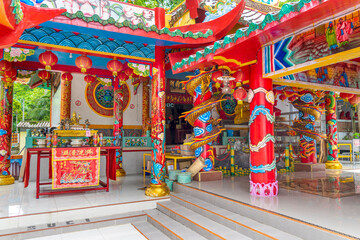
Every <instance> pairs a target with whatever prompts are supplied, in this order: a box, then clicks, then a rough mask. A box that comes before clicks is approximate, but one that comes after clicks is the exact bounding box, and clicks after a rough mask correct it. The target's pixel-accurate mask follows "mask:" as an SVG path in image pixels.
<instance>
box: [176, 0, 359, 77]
mask: <svg viewBox="0 0 360 240" xmlns="http://www.w3.org/2000/svg"><path fill="white" fill-rule="evenodd" d="M358 3H360V0H356V3H354V1H351V0H345V1H341V2H339V1H336V0H328V1H326V2H323V3H319V1H317V0H300V1H299V2H296V3H292V4H285V5H284V6H283V7H282V8H281V10H280V11H279V12H276V13H269V14H267V15H266V16H265V18H264V20H263V21H262V22H252V23H251V24H250V26H249V27H245V28H240V29H238V30H237V31H236V33H234V34H231V35H227V36H225V38H224V39H223V40H221V41H216V42H215V43H214V44H213V45H211V46H207V47H205V48H204V49H202V50H201V51H197V52H196V53H192V55H193V56H190V55H189V56H188V57H184V58H183V59H182V60H181V61H174V60H173V61H172V71H173V73H174V74H176V73H180V72H184V71H189V70H193V69H195V68H198V67H202V64H203V60H204V59H206V61H208V62H213V64H216V61H215V60H216V59H214V58H216V57H219V56H224V55H231V54H230V53H229V52H230V51H231V52H238V51H240V50H241V49H247V48H249V47H251V48H252V49H259V48H260V47H261V46H263V45H265V44H267V43H269V42H271V41H274V40H276V39H279V38H282V37H285V36H286V35H288V34H291V33H292V32H295V31H299V30H301V29H303V28H304V27H306V26H309V25H311V24H314V23H315V22H318V21H320V20H322V19H326V18H327V17H329V16H334V15H335V14H336V13H338V12H341V11H344V10H346V9H349V8H351V7H352V8H353V5H354V4H358ZM329 9H331V11H330V10H329ZM247 52H249V51H247ZM255 52H256V51H255ZM194 56H195V58H194ZM169 57H170V60H171V58H172V56H171V54H170V56H169ZM239 66H241V64H240V65H239Z"/></svg>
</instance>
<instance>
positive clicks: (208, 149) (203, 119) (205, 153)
mask: <svg viewBox="0 0 360 240" xmlns="http://www.w3.org/2000/svg"><path fill="white" fill-rule="evenodd" d="M211 74H212V72H208V73H205V75H204V76H203V77H202V79H203V80H202V81H201V84H199V85H197V86H196V88H195V90H194V93H193V96H194V108H196V107H197V106H198V105H200V104H202V103H204V102H206V101H209V100H210V99H211V97H212V83H211ZM206 84H210V85H209V87H208V89H206V88H205V87H204V86H205V85H206ZM203 89H206V91H203ZM211 120H212V116H211V111H207V112H205V113H203V114H202V115H199V116H198V118H197V119H196V120H195V122H194V125H193V127H194V136H195V138H197V139H204V138H206V136H208V135H209V134H210V133H211V132H212V130H213V125H212V123H211ZM195 157H197V158H198V157H202V158H203V159H204V160H205V165H206V166H205V167H204V168H203V169H202V170H203V171H205V172H208V171H211V170H213V159H214V156H213V147H212V145H211V142H210V143H206V144H201V146H200V147H198V148H196V149H195Z"/></svg>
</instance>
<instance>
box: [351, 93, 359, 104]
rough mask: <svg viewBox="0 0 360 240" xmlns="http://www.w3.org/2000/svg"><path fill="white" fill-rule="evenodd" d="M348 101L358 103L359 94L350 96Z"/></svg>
mask: <svg viewBox="0 0 360 240" xmlns="http://www.w3.org/2000/svg"><path fill="white" fill-rule="evenodd" d="M349 103H350V104H351V105H355V104H358V103H360V95H355V96H353V97H352V98H350V99H349Z"/></svg>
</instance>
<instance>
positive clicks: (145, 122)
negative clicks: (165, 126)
mask: <svg viewBox="0 0 360 240" xmlns="http://www.w3.org/2000/svg"><path fill="white" fill-rule="evenodd" d="M148 83H149V80H146V81H144V82H143V83H142V85H143V102H142V107H143V108H142V129H143V135H146V132H147V131H148V130H150V125H149V121H150V118H149V106H150V105H149V104H150V95H149V86H148Z"/></svg>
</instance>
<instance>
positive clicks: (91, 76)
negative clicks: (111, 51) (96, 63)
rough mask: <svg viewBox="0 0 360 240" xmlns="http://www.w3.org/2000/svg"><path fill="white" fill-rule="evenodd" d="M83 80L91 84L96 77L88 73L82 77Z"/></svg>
mask: <svg viewBox="0 0 360 240" xmlns="http://www.w3.org/2000/svg"><path fill="white" fill-rule="evenodd" d="M84 81H85V82H87V84H91V83H93V82H95V81H96V77H95V76H93V75H90V74H89V75H86V76H85V77H84Z"/></svg>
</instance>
